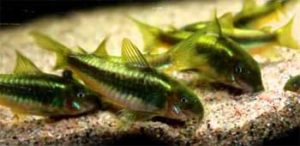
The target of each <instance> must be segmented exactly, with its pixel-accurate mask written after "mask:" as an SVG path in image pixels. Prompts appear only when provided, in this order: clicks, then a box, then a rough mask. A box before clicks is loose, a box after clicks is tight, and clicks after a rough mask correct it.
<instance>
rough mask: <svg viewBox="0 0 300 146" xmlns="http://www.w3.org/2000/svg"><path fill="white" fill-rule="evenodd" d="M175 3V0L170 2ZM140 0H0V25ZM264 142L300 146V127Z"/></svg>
mask: <svg viewBox="0 0 300 146" xmlns="http://www.w3.org/2000/svg"><path fill="white" fill-rule="evenodd" d="M140 1H142V2H143V3H146V4H148V3H154V2H159V1H161V0H140ZM170 2H171V1H170ZM135 3H138V0H97V1H92V0H82V1H81V0H69V1H67V0H10V1H9V0H0V28H1V29H5V28H7V27H16V26H19V25H22V24H23V23H26V22H28V21H30V20H32V19H35V18H38V17H42V16H44V15H49V14H59V15H64V14H66V13H67V12H68V11H73V10H78V9H80V10H82V9H91V8H93V7H101V6H102V7H114V6H117V5H131V4H135ZM114 144H118V145H124V144H129V145H133V144H138V145H142V144H147V145H149V144H151V145H163V144H164V143H163V142H159V141H156V140H154V139H152V138H147V137H142V136H125V137H123V138H121V139H120V141H117V142H115V143H114ZM264 145H300V127H298V128H295V129H293V130H291V131H288V132H286V133H285V134H283V135H282V136H280V137H277V138H275V139H274V140H271V141H267V140H266V141H265V142H264Z"/></svg>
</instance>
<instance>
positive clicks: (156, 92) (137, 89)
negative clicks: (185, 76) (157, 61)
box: [68, 56, 170, 108]
mask: <svg viewBox="0 0 300 146" xmlns="http://www.w3.org/2000/svg"><path fill="white" fill-rule="evenodd" d="M68 62H69V64H71V65H72V66H75V67H76V68H77V69H78V70H80V71H81V72H83V73H85V74H87V75H88V76H90V77H92V78H94V79H95V80H97V81H99V82H100V83H102V84H106V85H107V86H108V87H113V89H115V90H116V91H119V92H120V93H122V94H124V95H132V96H134V97H137V98H139V99H141V100H142V101H144V102H145V103H147V104H150V105H152V106H155V107H159V108H162V107H164V106H165V103H166V97H167V96H168V92H169V88H170V87H169V85H167V83H165V82H164V81H162V80H160V79H159V78H156V77H155V76H152V75H151V73H145V72H142V71H141V70H137V69H133V68H126V66H124V65H122V64H115V63H112V62H109V61H105V60H104V59H102V58H99V57H96V56H80V57H78V56H77V57H75V56H73V57H69V58H68ZM91 62H93V63H91ZM96 63H97V64H96Z"/></svg>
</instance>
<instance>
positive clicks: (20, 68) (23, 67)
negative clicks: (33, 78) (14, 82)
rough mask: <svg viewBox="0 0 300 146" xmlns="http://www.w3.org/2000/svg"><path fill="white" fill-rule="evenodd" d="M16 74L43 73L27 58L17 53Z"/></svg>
mask: <svg viewBox="0 0 300 146" xmlns="http://www.w3.org/2000/svg"><path fill="white" fill-rule="evenodd" d="M14 73H15V74H42V71H41V70H40V69H38V68H37V67H36V65H35V64H33V63H32V61H31V60H29V59H28V58H27V57H25V56H24V55H23V54H21V53H20V52H19V51H16V66H15V69H14Z"/></svg>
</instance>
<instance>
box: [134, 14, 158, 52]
mask: <svg viewBox="0 0 300 146" xmlns="http://www.w3.org/2000/svg"><path fill="white" fill-rule="evenodd" d="M129 19H131V20H132V21H133V22H134V23H135V24H136V25H137V27H138V28H139V30H140V32H141V33H142V37H143V40H144V51H145V52H146V53H150V52H151V51H152V48H154V47H157V46H159V45H160V44H161V43H162V42H161V41H160V40H159V35H161V33H162V30H161V29H159V28H157V27H154V26H150V25H148V24H146V23H143V22H141V21H139V20H137V19H135V18H132V17H129Z"/></svg>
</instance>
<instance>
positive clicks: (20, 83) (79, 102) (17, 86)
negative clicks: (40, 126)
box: [0, 74, 98, 117]
mask: <svg viewBox="0 0 300 146" xmlns="http://www.w3.org/2000/svg"><path fill="white" fill-rule="evenodd" d="M97 100H98V99H97V97H96V96H95V95H94V94H93V93H92V92H90V91H89V90H87V89H86V88H85V87H84V86H83V85H81V84H79V83H78V82H76V81H74V80H73V79H66V78H63V77H59V76H55V75H49V74H39V75H29V74H28V75H27V74H26V75H25V74H16V75H6V74H2V75H0V104H1V105H4V106H7V107H9V108H11V110H12V111H13V112H15V113H20V114H31V115H39V116H48V117H61V116H75V115H78V114H82V113H86V112H89V111H91V110H94V109H95V108H96V107H97V106H98V104H97Z"/></svg>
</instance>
